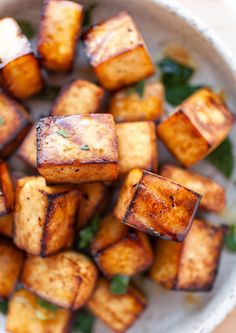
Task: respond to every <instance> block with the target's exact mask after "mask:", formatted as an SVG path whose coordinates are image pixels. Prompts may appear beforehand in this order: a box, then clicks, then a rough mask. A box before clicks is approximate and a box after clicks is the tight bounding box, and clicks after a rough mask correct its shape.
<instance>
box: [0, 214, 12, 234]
mask: <svg viewBox="0 0 236 333" xmlns="http://www.w3.org/2000/svg"><path fill="white" fill-rule="evenodd" d="M13 223H14V214H13V213H10V214H7V215H4V216H1V217H0V234H2V235H4V236H7V237H10V238H12V237H13Z"/></svg>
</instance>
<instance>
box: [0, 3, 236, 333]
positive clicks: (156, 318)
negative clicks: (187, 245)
mask: <svg viewBox="0 0 236 333" xmlns="http://www.w3.org/2000/svg"><path fill="white" fill-rule="evenodd" d="M187 1H189V2H192V3H193V2H194V1H193V0H191V1H190V0H185V2H187ZM198 1H199V0H195V3H196V2H198ZM88 2H89V1H84V3H88ZM91 2H93V1H91ZM96 2H99V3H101V4H103V5H100V6H98V8H97V9H96V13H95V17H96V21H99V20H100V19H103V18H106V17H108V16H110V15H112V14H113V13H116V12H117V11H118V10H123V9H125V10H128V11H129V12H130V13H131V15H132V16H133V17H134V19H135V21H136V22H137V25H138V27H139V28H140V30H141V31H142V33H143V35H144V38H145V40H146V41H147V44H148V48H149V49H150V51H151V53H152V56H153V59H154V60H155V59H157V58H158V57H159V56H160V55H161V52H162V49H163V47H164V46H165V45H166V44H167V43H168V42H172V41H175V42H179V43H181V44H183V45H184V46H185V47H186V48H187V49H189V50H190V53H191V54H192V56H193V58H194V62H195V63H196V64H197V67H198V72H197V75H196V77H195V81H196V82H198V83H201V82H203V83H205V84H209V85H211V86H213V87H214V88H216V89H220V88H224V89H225V92H226V95H227V98H228V101H229V104H230V105H231V107H232V109H233V108H234V106H235V105H236V96H235V83H236V76H235V73H236V64H235V63H234V61H233V60H232V56H231V54H230V53H228V52H226V50H225V48H224V47H223V46H222V44H221V43H220V42H218V39H217V38H215V37H214V36H213V35H212V34H211V32H209V31H208V29H207V27H206V26H205V25H204V24H203V25H202V24H200V25H199V24H196V22H195V21H192V20H191V19H190V20H189V17H190V16H189V15H188V13H186V12H185V11H184V10H182V9H181V8H179V7H178V6H176V5H174V4H172V3H171V2H170V1H169V0H158V1H156V3H159V4H160V6H157V5H156V4H154V2H155V1H151V0H149V1H148V0H147V1H145V0H129V1H125V0H112V2H111V0H100V1H96ZM179 2H181V0H179ZM183 2H184V0H183ZM204 2H205V3H206V2H209V3H210V2H214V1H213V0H205V1H204ZM13 3H15V5H13ZM39 3H40V1H37V0H34V7H32V0H16V1H14V0H1V1H0V11H1V14H2V15H13V16H16V17H18V18H27V19H30V20H32V22H35V24H37V20H38V16H39V7H37V4H39ZM111 3H112V6H111ZM19 4H20V6H19ZM165 6H167V7H168V10H166V9H165V8H164V7H165ZM208 11H209V9H208ZM174 12H178V13H179V15H180V16H181V17H182V19H180V18H178V17H177V16H176V15H175V13H174ZM186 21H191V24H192V27H190V26H188V25H187V24H186ZM193 26H194V27H195V28H196V29H197V30H198V31H201V32H202V33H204V35H205V36H208V37H207V39H208V40H210V42H207V41H206V39H205V38H203V37H201V36H200V35H199V33H196V32H195V31H194V29H193ZM212 43H213V44H215V47H216V48H217V49H218V52H216V51H215V50H214V47H213V46H212ZM223 54H224V56H225V57H226V58H227V60H224V58H223ZM77 64H78V65H77V67H76V71H75V73H73V74H71V75H70V78H71V77H74V76H76V75H79V76H80V77H84V78H86V77H88V76H87V73H88V63H87V61H86V59H85V58H84V55H83V51H82V50H81V47H80V52H79V57H78V61H77ZM229 64H231V68H229ZM89 72H90V71H89ZM66 80H67V81H68V80H69V78H68V77H67V78H66ZM52 81H54V82H55V83H57V84H59V82H63V81H64V78H63V77H61V76H58V75H56V76H54V77H52ZM29 105H30V106H31V109H32V111H33V113H34V115H39V114H42V112H45V111H47V110H49V108H50V105H49V104H47V103H43V105H42V104H40V103H38V102H36V103H35V102H32V103H29ZM234 134H235V131H234ZM232 137H233V136H232ZM161 151H162V154H161V161H164V160H167V159H169V158H170V156H169V155H168V154H167V153H166V152H165V150H164V148H163V147H162V148H161ZM196 169H199V170H201V172H202V170H204V173H205V174H207V175H211V176H213V177H215V178H216V179H218V180H219V181H220V182H222V183H224V182H225V180H224V179H223V177H222V176H221V175H219V174H218V173H217V172H215V171H214V169H213V168H212V167H211V166H210V165H208V164H207V163H204V162H203V163H201V164H200V165H199V166H198V167H197V168H196ZM225 186H226V187H227V189H228V200H229V206H233V205H234V203H235V200H236V191H235V188H234V187H233V185H231V184H229V183H227V182H225ZM210 219H211V220H213V221H215V222H225V217H222V216H221V217H218V218H216V217H215V216H213V215H212V216H211V217H210ZM142 287H143V288H144V289H145V291H146V293H147V295H148V298H149V300H150V306H149V308H148V309H147V311H146V312H145V314H144V315H143V316H142V317H141V318H140V320H138V321H137V323H136V325H135V326H134V327H133V328H132V329H131V330H130V333H131V332H132V333H143V332H145V333H166V332H168V333H180V332H181V333H205V332H207V333H209V332H211V331H212V330H213V328H214V327H215V326H216V325H217V324H218V322H219V321H221V320H222V319H223V318H224V316H225V315H226V314H227V312H228V311H230V309H231V308H232V307H233V305H234V304H235V303H236V291H235V289H236V268H235V255H233V254H229V253H226V252H225V253H224V254H223V258H222V261H221V264H220V271H219V275H218V277H217V280H216V284H215V288H214V290H213V291H212V292H211V293H206V294H196V296H193V297H192V299H191V300H190V297H189V296H187V294H186V293H182V292H173V291H167V290H164V289H162V288H160V287H159V286H158V285H156V284H154V283H152V282H148V281H146V282H145V283H142ZM193 299H194V301H193ZM3 325H4V324H3V322H1V327H2V328H1V333H3V332H4V329H3ZM98 332H99V333H107V332H109V330H108V329H107V328H105V327H104V326H103V325H102V324H101V323H98V324H97V328H96V333H98ZM34 333H37V332H34Z"/></svg>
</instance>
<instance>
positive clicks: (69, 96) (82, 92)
mask: <svg viewBox="0 0 236 333" xmlns="http://www.w3.org/2000/svg"><path fill="white" fill-rule="evenodd" d="M103 96H104V90H103V89H102V88H101V87H99V86H97V85H96V84H94V83H92V82H89V81H85V80H73V81H72V82H70V83H69V84H67V85H66V86H65V87H64V88H63V89H62V91H61V92H60V94H59V96H58V97H57V99H56V101H55V103H54V105H53V107H52V112H51V115H53V116H70V115H73V114H89V113H96V112H97V111H98V109H99V107H100V105H101V102H102V98H103Z"/></svg>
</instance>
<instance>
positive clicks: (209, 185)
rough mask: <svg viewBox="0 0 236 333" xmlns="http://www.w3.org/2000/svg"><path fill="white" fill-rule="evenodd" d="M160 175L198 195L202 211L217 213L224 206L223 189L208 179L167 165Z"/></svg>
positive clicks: (224, 195) (224, 196)
mask: <svg viewBox="0 0 236 333" xmlns="http://www.w3.org/2000/svg"><path fill="white" fill-rule="evenodd" d="M160 175H161V176H162V177H165V178H169V179H172V180H173V181H175V182H178V183H179V184H181V185H183V186H185V187H187V188H189V189H191V190H193V191H195V192H197V193H200V194H201V195H202V200H201V202H200V205H199V208H201V209H203V210H207V211H210V212H216V213H217V212H221V211H222V210H223V209H224V208H225V206H226V194H225V189H224V187H223V186H221V185H220V184H218V183H217V182H216V181H214V180H212V179H210V178H207V177H205V176H202V175H200V174H198V173H195V172H192V171H187V170H184V169H181V168H178V167H176V166H174V165H169V164H168V165H167V164H166V165H164V166H163V167H162V169H161V172H160Z"/></svg>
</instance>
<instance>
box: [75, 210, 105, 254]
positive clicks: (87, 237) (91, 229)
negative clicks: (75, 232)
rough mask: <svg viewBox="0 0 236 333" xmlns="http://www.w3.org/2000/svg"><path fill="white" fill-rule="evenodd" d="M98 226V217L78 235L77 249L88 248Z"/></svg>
mask: <svg viewBox="0 0 236 333" xmlns="http://www.w3.org/2000/svg"><path fill="white" fill-rule="evenodd" d="M99 224H100V218H99V216H98V215H96V216H95V217H94V219H93V220H92V222H91V223H90V224H89V225H88V226H87V227H86V228H84V229H83V230H81V231H80V233H79V243H78V248H79V249H84V248H85V247H87V246H89V244H90V242H91V240H92V239H93V238H94V236H95V235H96V233H97V232H98V227H99Z"/></svg>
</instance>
